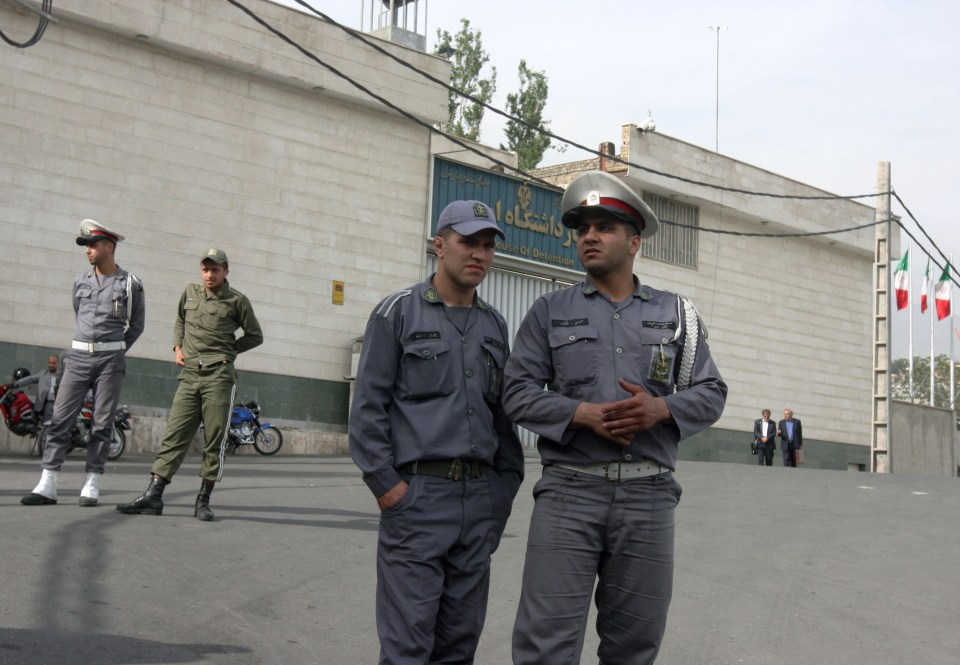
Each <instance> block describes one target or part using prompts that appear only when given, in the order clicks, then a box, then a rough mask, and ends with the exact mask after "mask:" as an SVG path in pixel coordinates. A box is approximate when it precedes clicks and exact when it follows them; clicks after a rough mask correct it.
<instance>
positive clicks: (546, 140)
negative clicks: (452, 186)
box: [500, 59, 550, 171]
mask: <svg viewBox="0 0 960 665" xmlns="http://www.w3.org/2000/svg"><path fill="white" fill-rule="evenodd" d="M517 74H518V76H519V78H520V90H519V91H518V92H517V93H511V94H509V95H507V113H509V114H510V115H512V116H514V117H515V118H519V119H520V120H523V121H524V122H526V123H528V124H529V125H532V127H530V126H527V125H524V124H522V123H519V122H516V121H515V120H508V121H507V125H506V128H505V129H504V134H505V135H506V137H507V144H506V145H503V144H502V143H501V144H500V149H501V150H512V151H514V152H516V153H517V157H518V166H519V167H520V170H521V171H528V170H530V169H532V168H536V166H537V165H538V164H539V163H540V160H541V159H543V153H545V152H546V151H547V149H548V148H549V147H550V137H549V136H547V135H546V134H544V133H543V132H542V131H537V129H540V130H546V129H549V128H550V122H549V121H546V120H544V119H543V109H544V108H545V107H546V105H547V96H548V95H549V93H550V86H549V85H548V83H547V75H546V74H545V73H544V72H537V71H533V70H531V69H529V68H528V67H527V61H526V60H523V59H521V60H520V66H519V68H518V70H517ZM534 127H535V128H537V129H534Z"/></svg>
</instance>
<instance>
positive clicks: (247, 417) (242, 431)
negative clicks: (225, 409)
mask: <svg viewBox="0 0 960 665" xmlns="http://www.w3.org/2000/svg"><path fill="white" fill-rule="evenodd" d="M282 445H283V434H281V433H280V430H278V429H277V428H276V427H274V426H273V425H271V424H270V423H261V422H260V405H259V404H257V403H256V402H254V401H253V400H251V401H249V402H242V403H240V404H236V405H234V407H233V413H231V414H230V430H229V431H228V433H227V452H228V453H231V454H232V453H235V452H237V448H238V447H239V446H253V448H254V450H256V451H257V452H258V453H260V454H261V455H276V454H277V451H278V450H280V446H282Z"/></svg>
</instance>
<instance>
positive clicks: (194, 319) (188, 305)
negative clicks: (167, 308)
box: [183, 300, 200, 323]
mask: <svg viewBox="0 0 960 665" xmlns="http://www.w3.org/2000/svg"><path fill="white" fill-rule="evenodd" d="M183 318H184V320H185V321H186V322H187V323H198V322H199V321H200V302H199V301H197V300H188V301H186V302H185V303H183Z"/></svg>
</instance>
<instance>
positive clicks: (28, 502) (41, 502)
mask: <svg viewBox="0 0 960 665" xmlns="http://www.w3.org/2000/svg"><path fill="white" fill-rule="evenodd" d="M56 502H57V500H56V499H51V498H50V497H48V496H44V495H42V494H37V493H35V492H30V494H28V495H26V496H25V497H23V498H22V499H20V503H22V504H23V505H25V506H52V505H53V504H55V503H56Z"/></svg>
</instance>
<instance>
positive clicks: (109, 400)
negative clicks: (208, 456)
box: [20, 219, 145, 506]
mask: <svg viewBox="0 0 960 665" xmlns="http://www.w3.org/2000/svg"><path fill="white" fill-rule="evenodd" d="M123 239H124V237H123V236H122V235H120V234H119V233H116V232H115V231H111V230H110V229H108V228H107V227H106V226H104V225H103V224H100V223H99V222H95V221H94V220H92V219H85V220H83V222H81V223H80V234H79V235H78V236H77V244H78V245H80V246H82V247H83V248H84V249H85V251H86V255H87V261H88V262H89V263H90V266H91V269H90V270H89V271H87V272H85V273H83V274H81V275H79V276H78V277H77V278H76V279H75V280H74V282H73V310H74V312H75V313H76V317H77V320H76V327H75V329H74V333H73V342H72V343H71V348H70V350H69V351H68V352H67V353H66V354H65V356H64V358H63V377H62V379H61V381H60V385H59V387H58V388H57V396H56V400H55V401H54V406H53V416H52V418H51V422H50V427H49V428H48V429H47V439H46V444H45V446H44V449H43V461H42V462H41V467H42V471H41V473H40V482H39V483H38V484H37V486H36V487H35V488H34V489H33V491H32V492H30V493H29V494H27V495H26V496H24V497H23V498H22V499H21V500H20V502H21V503H23V504H24V505H28V506H38V505H47V504H54V503H56V502H57V483H58V480H59V475H60V467H61V465H62V464H63V461H64V459H65V458H66V456H67V446H68V444H69V443H70V430H71V429H72V428H73V426H74V424H75V422H76V419H77V413H79V411H80V407H81V406H83V399H84V396H85V395H86V393H87V390H88V389H90V388H93V389H94V403H93V422H92V424H91V432H90V436H91V442H90V445H88V446H87V464H86V476H85V478H84V481H83V487H82V488H81V490H80V499H79V503H80V505H81V506H96V505H97V503H98V501H99V497H100V476H101V474H103V472H104V469H105V466H106V463H107V454H108V453H109V452H110V439H111V435H112V433H113V416H114V413H115V412H116V410H117V404H118V402H119V400H120V385H121V383H122V381H123V375H124V373H125V372H126V353H127V351H128V350H129V349H130V347H131V346H133V343H134V342H136V341H137V338H139V337H140V333H142V332H143V326H144V318H145V305H144V296H143V283H142V282H141V281H140V279H139V278H138V277H137V276H136V275H134V274H133V273H131V272H127V271H126V270H124V269H123V268H121V267H120V266H118V265H117V263H116V261H115V260H114V252H115V251H116V247H117V243H119V242H121V241H122V240H123Z"/></svg>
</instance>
